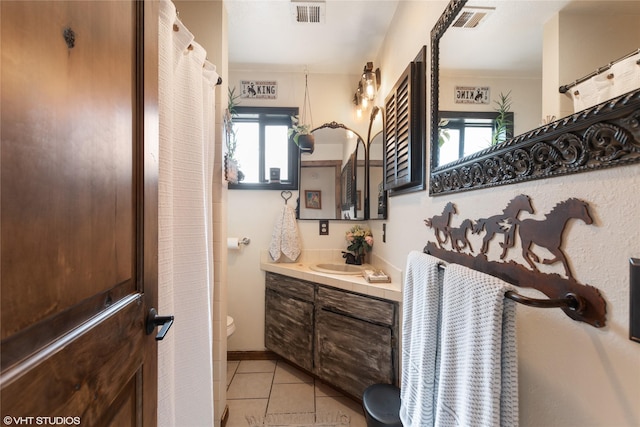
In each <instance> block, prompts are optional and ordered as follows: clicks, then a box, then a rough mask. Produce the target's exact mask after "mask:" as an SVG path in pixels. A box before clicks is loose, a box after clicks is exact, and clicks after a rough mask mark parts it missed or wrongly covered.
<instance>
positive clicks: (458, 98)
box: [454, 86, 489, 104]
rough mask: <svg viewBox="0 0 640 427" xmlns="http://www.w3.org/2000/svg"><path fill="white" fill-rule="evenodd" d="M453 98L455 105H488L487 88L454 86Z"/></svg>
mask: <svg viewBox="0 0 640 427" xmlns="http://www.w3.org/2000/svg"><path fill="white" fill-rule="evenodd" d="M454 96H455V103H456V104H488V103H489V87H488V86H456V88H455V92H454Z"/></svg>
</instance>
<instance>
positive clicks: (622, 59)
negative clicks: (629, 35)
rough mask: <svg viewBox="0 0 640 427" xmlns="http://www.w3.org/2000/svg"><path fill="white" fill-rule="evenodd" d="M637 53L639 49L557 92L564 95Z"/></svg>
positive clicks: (638, 61) (637, 62) (561, 87)
mask: <svg viewBox="0 0 640 427" xmlns="http://www.w3.org/2000/svg"><path fill="white" fill-rule="evenodd" d="M637 53H640V49H636V50H634V51H633V52H631V53H628V54H626V55H625V56H623V57H622V58H618V59H616V60H615V61H612V62H609V63H608V64H607V65H604V66H602V67H600V68H598V69H597V70H595V71H594V72H592V73H589V74H587V75H586V76H584V77H581V78H579V79H578V80H576V81H574V82H573V83H569V84H568V85H564V86H560V87H559V88H558V90H559V91H560V93H566V92H567V91H568V90H569V89H571V88H572V87H574V86H577V85H579V84H580V83H582V82H584V81H587V80H589V79H590V78H591V77H593V76H597V75H598V74H600V73H602V72H603V71H607V70H608V69H609V68H611V66H612V65H613V64H616V63H618V62H620V61H624V60H625V59H627V58H631V57H632V56H633V55H635V54H637ZM636 64H638V65H640V59H638V60H637V61H636Z"/></svg>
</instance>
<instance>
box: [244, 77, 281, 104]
mask: <svg viewBox="0 0 640 427" xmlns="http://www.w3.org/2000/svg"><path fill="white" fill-rule="evenodd" d="M240 86H241V90H240V97H242V98H254V99H276V98H277V97H278V82H274V81H257V80H241V81H240Z"/></svg>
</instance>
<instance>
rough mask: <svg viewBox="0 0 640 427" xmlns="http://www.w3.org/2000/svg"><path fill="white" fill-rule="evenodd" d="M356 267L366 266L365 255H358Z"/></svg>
mask: <svg viewBox="0 0 640 427" xmlns="http://www.w3.org/2000/svg"><path fill="white" fill-rule="evenodd" d="M355 264H356V265H362V264H364V253H361V254H356V262H355Z"/></svg>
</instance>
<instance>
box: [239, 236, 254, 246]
mask: <svg viewBox="0 0 640 427" xmlns="http://www.w3.org/2000/svg"><path fill="white" fill-rule="evenodd" d="M238 243H239V244H241V245H245V246H247V245H248V244H249V243H251V239H249V238H248V237H243V238H242V239H240V240H238Z"/></svg>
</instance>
